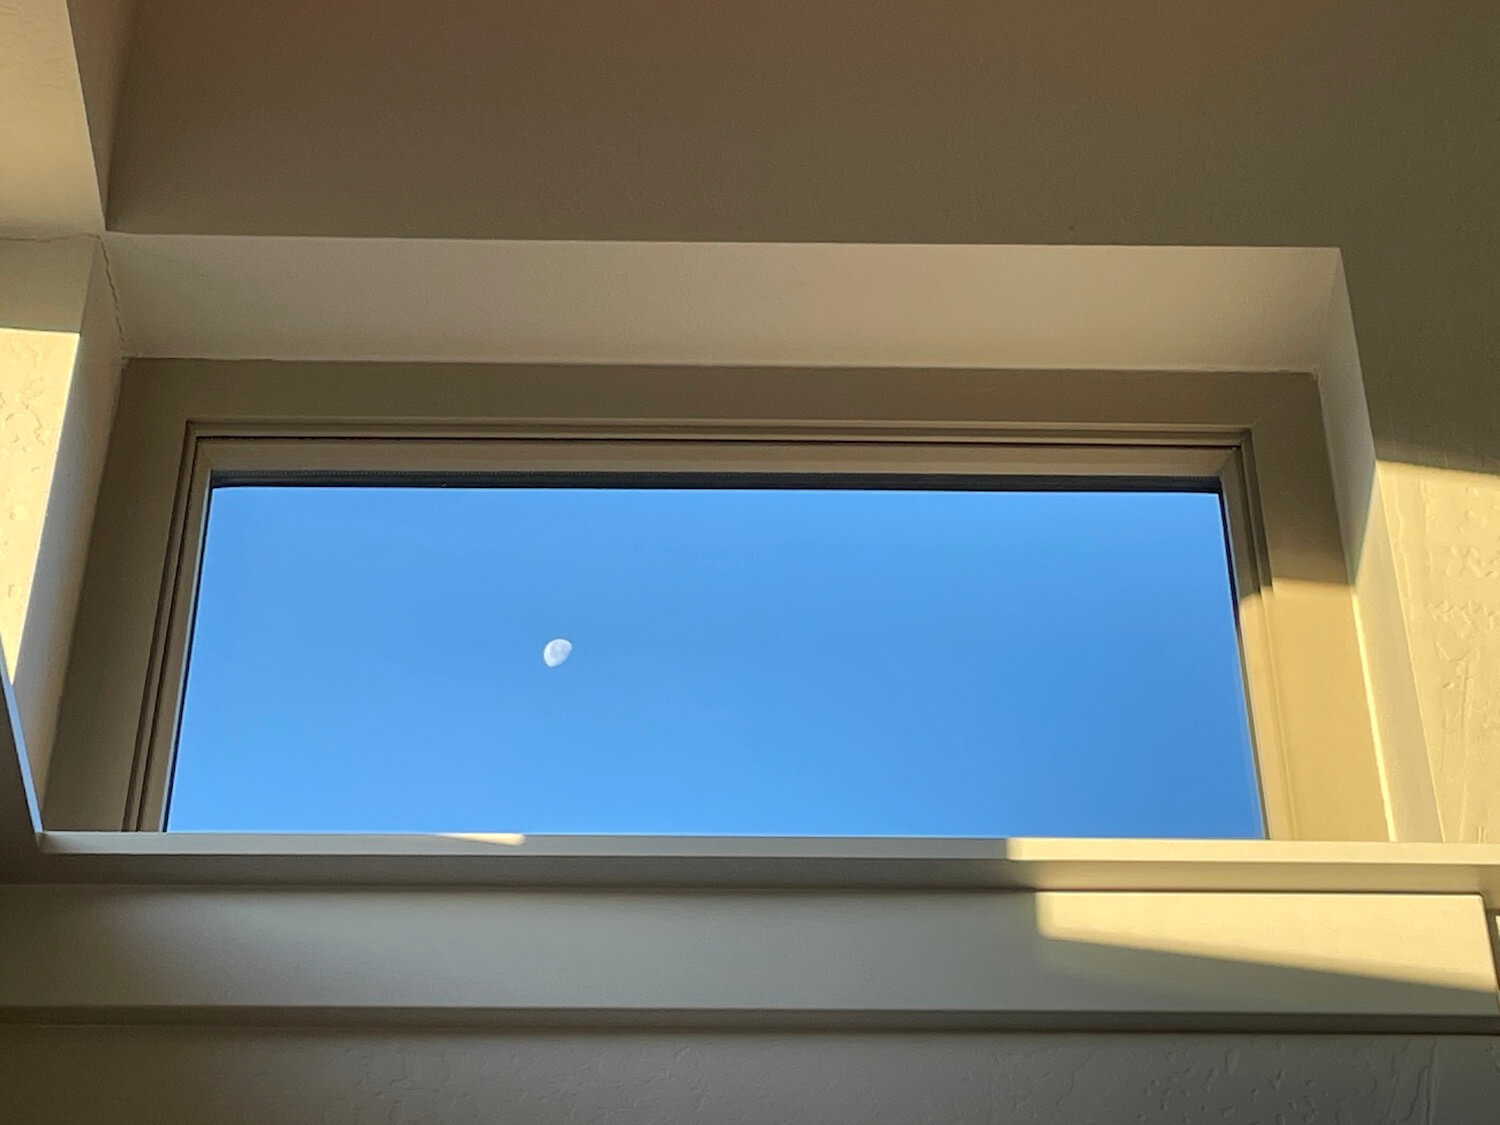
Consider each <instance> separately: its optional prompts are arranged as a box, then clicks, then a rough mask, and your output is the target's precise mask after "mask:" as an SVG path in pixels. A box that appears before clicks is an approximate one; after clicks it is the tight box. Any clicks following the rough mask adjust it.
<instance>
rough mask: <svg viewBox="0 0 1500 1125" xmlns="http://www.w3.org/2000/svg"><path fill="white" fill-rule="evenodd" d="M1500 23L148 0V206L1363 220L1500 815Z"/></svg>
mask: <svg viewBox="0 0 1500 1125" xmlns="http://www.w3.org/2000/svg"><path fill="white" fill-rule="evenodd" d="M1497 41H1500V6H1497V5H1494V4H1483V3H1475V2H1474V0H1434V2H1432V3H1428V4H1422V5H1412V4H1406V3H1400V2H1397V0H1379V2H1374V3H1372V2H1370V0H1271V2H1269V3H1265V4H1257V5H1244V4H1230V3H1226V2H1216V3H1202V2H1199V0H1165V2H1162V3H1157V4H1153V5H1149V6H1147V7H1144V8H1143V7H1141V6H1139V5H1126V6H1107V5H1099V6H1094V7H1091V8H1090V9H1089V10H1088V11H1087V13H1086V14H1081V13H1079V12H1076V11H1074V10H1073V9H1071V8H1067V7H1062V6H1057V5H1043V4H1025V5H1008V6H1005V7H1003V8H997V7H996V6H994V5H993V4H989V3H985V2H982V0H944V2H942V3H939V4H936V5H917V6H913V5H909V4H901V3H897V2H896V0H875V2H874V3H871V2H869V0H826V2H823V3H819V4H816V5H804V4H797V3H792V2H791V0H769V2H768V0H730V2H728V3H723V4H713V5H703V4H696V3H690V2H688V0H680V2H674V3H664V4H658V5H648V6H641V5H620V4H617V3H612V2H610V0H564V2H562V3H556V4H545V5H538V4H535V3H530V2H527V0H504V2H498V3H497V2H491V0H454V2H452V3H447V4H444V5H442V6H440V7H439V8H436V9H434V8H433V7H432V6H429V5H417V4H411V3H407V2H405V0H320V2H319V3H317V4H308V3H305V2H302V0H266V2H264V3H260V4H256V5H240V4H234V3H231V2H230V0H207V2H205V0H142V3H141V6H140V14H139V23H138V27H137V32H136V35H135V38H134V41H133V52H134V53H133V58H132V65H131V68H130V71H129V74H128V76H127V80H126V85H125V90H124V94H123V96H122V100H121V104H120V113H119V128H118V143H117V145H116V147H115V165H114V175H113V178H112V185H111V188H112V190H111V201H110V212H109V215H110V226H111V228H112V229H116V230H122V231H132V232H158V233H159V232H166V233H173V232H177V233H185V234H198V235H202V234H228V235H247V234H248V235H266V234H279V235H321V236H340V237H369V238H378V237H393V236H395V237H429V238H463V239H498V238H510V239H520V238H540V239H589V238H592V239H661V240H683V239H692V240H716V239H717V240H760V241H812V242H817V241H864V242H964V243H1083V244H1089V243H1118V244H1184V243H1186V244H1204V245H1303V246H1336V247H1339V248H1340V249H1341V250H1342V251H1343V254H1344V263H1345V267H1346V270H1347V274H1348V279H1349V286H1350V292H1351V295H1352V300H1353V314H1354V322H1355V325H1356V328H1357V330H1358V333H1359V341H1360V352H1361V359H1362V361H1363V371H1364V378H1365V383H1366V386H1367V387H1368V390H1369V407H1370V416H1371V420H1372V425H1373V428H1374V432H1375V439H1376V450H1377V452H1378V454H1379V456H1380V458H1381V460H1382V462H1383V463H1384V464H1386V465H1390V466H1413V467H1420V471H1419V470H1418V469H1416V468H1413V469H1412V470H1410V471H1407V470H1397V471H1395V472H1394V473H1393V474H1391V475H1390V481H1391V485H1390V488H1389V490H1388V495H1387V498H1388V500H1389V502H1390V504H1391V505H1393V507H1392V509H1391V511H1390V512H1389V513H1383V514H1384V515H1387V516H1388V517H1389V520H1388V522H1389V524H1390V526H1391V527H1392V528H1393V529H1394V534H1395V535H1396V537H1397V540H1398V542H1397V547H1398V552H1399V553H1400V554H1401V555H1402V556H1403V561H1402V564H1401V566H1400V567H1399V569H1398V578H1399V580H1400V582H1401V588H1402V590H1403V591H1404V592H1405V593H1406V595H1407V599H1408V600H1407V604H1406V621H1405V626H1406V628H1407V630H1408V632H1409V634H1410V636H1411V640H1412V644H1413V648H1414V651H1415V652H1416V654H1417V655H1416V677H1417V684H1416V688H1417V695H1418V697H1419V703H1420V724H1421V727H1422V730H1423V731H1424V733H1425V737H1426V740H1427V742H1428V745H1429V748H1430V750H1431V753H1432V760H1433V768H1434V773H1435V776H1436V780H1437V785H1438V789H1439V791H1440V792H1439V798H1440V804H1441V805H1442V809H1443V822H1444V825H1445V829H1446V831H1447V832H1448V834H1449V837H1450V838H1453V839H1462V840H1479V839H1482V838H1485V837H1486V835H1488V837H1489V838H1494V834H1495V833H1496V832H1500V728H1497V725H1496V722H1495V721H1494V719H1493V716H1490V717H1486V713H1485V710H1484V705H1483V704H1482V703H1479V702H1476V700H1478V699H1480V698H1481V697H1485V696H1487V695H1488V696H1492V695H1493V688H1492V687H1491V686H1490V685H1493V684H1494V683H1496V682H1500V655H1497V651H1496V649H1497V642H1496V640H1495V635H1494V632H1493V628H1494V627H1493V625H1492V624H1491V622H1493V621H1494V620H1495V617H1494V615H1495V614H1497V613H1500V583H1497V582H1496V581H1495V580H1493V578H1492V577H1490V576H1489V572H1488V571H1487V570H1486V568H1485V565H1484V564H1480V563H1472V564H1470V563H1455V562H1454V560H1462V559H1470V560H1474V559H1478V558H1480V557H1481V556H1483V555H1484V553H1485V552H1486V551H1488V550H1490V545H1489V542H1488V541H1487V540H1486V538H1485V536H1486V535H1487V534H1488V532H1487V531H1486V530H1485V529H1484V526H1483V519H1481V518H1478V516H1477V513H1480V512H1482V511H1484V510H1487V506H1489V505H1492V504H1493V503H1495V500H1494V498H1493V495H1494V494H1493V493H1491V492H1490V490H1491V489H1493V488H1494V487H1495V486H1494V485H1492V484H1490V483H1489V480H1488V478H1492V477H1494V476H1495V474H1496V471H1497V469H1500V377H1497V370H1496V368H1497V365H1500V302H1497V301H1496V300H1495V299H1494V298H1495V294H1496V293H1497V292H1500V222H1496V221H1495V210H1496V197H1495V194H1494V191H1493V185H1494V184H1495V183H1496V182H1497V180H1500V116H1497V115H1496V114H1494V113H1493V112H1489V111H1488V109H1487V108H1486V107H1493V106H1494V105H1495V104H1497V101H1500V68H1497V67H1495V66H1494V65H1493V53H1494V52H1493V47H1494V44H1495V43H1496V42H1497ZM335 57H336V58H337V59H338V61H339V65H337V66H330V65H329V60H330V59H331V58H335ZM1427 470H1437V471H1438V472H1435V473H1434V472H1430V471H1427ZM1449 470H1461V471H1465V472H1469V473H1474V474H1479V475H1478V476H1471V477H1466V478H1452V477H1448V476H1445V475H1442V474H1443V473H1446V472H1448V471H1449ZM1419 481H1420V482H1421V483H1418V482H1419ZM1476 491H1477V493H1480V494H1484V495H1476V494H1475V493H1476ZM1485 496H1488V497H1490V498H1488V499H1486V498H1485ZM1467 511H1472V512H1474V513H1476V518H1472V519H1467V518H1466V519H1461V520H1454V519H1452V518H1450V517H1451V516H1453V515H1454V514H1456V513H1462V512H1467ZM1455 565H1456V566H1458V568H1459V570H1460V571H1463V573H1454V574H1452V575H1450V574H1449V573H1448V572H1449V571H1450V570H1452V569H1453V568H1454V566H1455ZM1465 566H1469V567H1470V570H1463V568H1464V567H1465ZM1474 566H1477V567H1478V569H1477V570H1475V569H1473V567H1474ZM1450 578H1451V579H1452V580H1453V581H1455V582H1456V583H1457V584H1458V585H1457V586H1455V587H1454V588H1453V589H1451V590H1450V589H1448V588H1447V586H1446V584H1447V583H1448V582H1449V580H1450ZM1459 587H1462V589H1460V588H1459ZM1465 700H1467V702H1465Z"/></svg>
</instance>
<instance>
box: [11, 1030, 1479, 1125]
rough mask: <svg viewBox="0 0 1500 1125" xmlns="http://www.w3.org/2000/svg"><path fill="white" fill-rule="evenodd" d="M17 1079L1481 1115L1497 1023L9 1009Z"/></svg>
mask: <svg viewBox="0 0 1500 1125" xmlns="http://www.w3.org/2000/svg"><path fill="white" fill-rule="evenodd" d="M83 1076H86V1077H83ZM0 1084H3V1087H4V1089H5V1095H6V1097H5V1101H6V1110H7V1113H8V1114H10V1115H12V1116H11V1119H13V1120H16V1121H25V1122H27V1123H28V1125H51V1123H58V1125H61V1123H64V1122H66V1123H67V1125H94V1123H100V1125H102V1123H105V1122H108V1123H109V1125H130V1123H134V1122H143V1123H144V1122H151V1123H152V1125H178V1123H182V1125H187V1123H193V1125H198V1123H199V1122H204V1121H213V1122H216V1123H218V1125H234V1123H239V1122H244V1123H246V1125H251V1123H254V1125H262V1123H264V1122H271V1121H319V1122H328V1123H344V1122H381V1123H396V1122H412V1123H416V1122H430V1121H441V1122H444V1125H464V1123H467V1122H473V1123H476V1125H477V1123H479V1122H485V1123H492V1122H511V1121H514V1122H525V1123H527V1125H548V1123H552V1122H557V1123H562V1122H568V1123H572V1125H584V1123H590V1122H598V1123H601V1125H602V1123H604V1122H609V1123H611V1125H628V1123H633V1122H641V1123H645V1122H651V1123H661V1125H674V1123H679V1122H680V1123H687V1122H694V1123H697V1122H714V1123H715V1125H735V1123H739V1122H744V1123H746V1125H750V1123H754V1125H767V1123H772V1122H820V1123H823V1125H844V1123H847V1125H881V1123H890V1125H914V1123H917V1122H976V1123H978V1122H989V1123H992V1125H1133V1123H1151V1125H1157V1123H1167V1122H1170V1123H1173V1125H1198V1123H1200V1122H1202V1123H1207V1122H1213V1123H1214V1125H1223V1123H1224V1122H1232V1123H1235V1125H1302V1123H1318V1125H1481V1123H1483V1122H1487V1121H1492V1120H1494V1116H1493V1114H1494V1107H1495V1106H1496V1105H1500V1041H1497V1040H1495V1039H1488V1038H1483V1037H1465V1038H1439V1037H1418V1038H1412V1037H1404V1036H1385V1037H1373V1036H1372V1037H1358V1036H1355V1037H1317V1036H1308V1037H1295V1036H1294V1037H1284V1036H1282V1037H1277V1036H1232V1037H1231V1036H1215V1035H1170V1036H1169V1035H1129V1036H1120V1035H1090V1036H1081V1035H1062V1034H1050V1035H1049V1034H977V1033H973V1034H923V1035H908V1034H867V1035H857V1036H856V1035H835V1034H809V1033H780V1034H768V1033H735V1034H729V1033H720V1034H715V1033H702V1032H699V1033H692V1034H688V1033H682V1034H649V1033H640V1034H634V1033H632V1034H618V1033H616V1034H608V1033H566V1034H565V1033H552V1034H548V1033H528V1034H522V1033H494V1032H438V1031H432V1032H418V1033H410V1032H407V1033H399V1034H397V1033H388V1032H380V1031H366V1032H360V1031H346V1030H339V1031H325V1030H315V1029H312V1030H295V1031H278V1030H264V1029H255V1028H240V1029H227V1028H226V1029H213V1028H210V1029H201V1028H191V1029H189V1028H170V1027H92V1028H42V1027H33V1028H19V1027H12V1028H5V1029H0Z"/></svg>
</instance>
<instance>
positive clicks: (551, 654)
mask: <svg viewBox="0 0 1500 1125" xmlns="http://www.w3.org/2000/svg"><path fill="white" fill-rule="evenodd" d="M572 651H573V642H572V641H570V640H568V639H567V638H566V637H554V638H553V639H552V640H550V641H548V642H547V643H546V645H545V646H544V647H543V648H542V663H543V664H545V665H546V666H547V667H548V668H556V667H557V666H558V665H559V664H561V663H562V662H563V661H564V660H566V659H567V658H568V654H569V653H570V652H572Z"/></svg>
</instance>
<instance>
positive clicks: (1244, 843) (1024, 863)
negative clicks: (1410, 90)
mask: <svg viewBox="0 0 1500 1125" xmlns="http://www.w3.org/2000/svg"><path fill="white" fill-rule="evenodd" d="M38 845H39V846H38V849H37V852H36V854H35V855H34V857H32V859H31V862H29V863H26V864H25V865H24V867H22V868H21V869H19V870H17V871H15V872H14V874H13V875H12V878H13V879H16V880H18V881H28V882H49V883H69V882H71V883H78V882H88V883H99V882H109V883H130V884H142V885H152V884H183V883H193V884H235V885H263V886H277V885H282V886H379V885H382V884H383V885H390V886H410V885H413V884H419V885H423V886H491V887H536V886H547V887H593V888H651V887H661V888H665V887H675V888H702V889H708V888H733V887H766V888H785V889H796V888H809V889H811V888H822V889H835V888H844V889H873V888H882V887H883V888H892V889H905V890H924V889H925V890H940V889H941V890H965V889H967V890H1067V891H1146V890H1158V891H1281V892H1321V893H1332V894H1337V893H1371V892H1375V893H1380V892H1392V893H1420V894H1477V895H1481V896H1483V897H1484V900H1485V903H1486V905H1487V906H1488V908H1489V909H1492V910H1494V909H1500V845H1494V844H1423V843H1377V842H1371V843H1349V842H1328V843H1323V842H1310V841H1282V840H1133V839H1132V840H1109V839H1090V838H1041V837H1014V838H1010V839H959V838H905V839H901V838H843V837H735V836H696V837H695V836H681V837H664V836H529V837H528V836H522V835H519V834H502V833H497V834H452V835H415V834H413V835H344V834H275V833H265V834H253V833H243V834H242V833H222V834H221V833H163V832H43V833H41V834H40V836H39V838H38Z"/></svg>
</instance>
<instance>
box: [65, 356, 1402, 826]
mask: <svg viewBox="0 0 1500 1125" xmlns="http://www.w3.org/2000/svg"><path fill="white" fill-rule="evenodd" d="M1320 425H1321V423H1320V421H1319V416H1318V409H1317V391H1316V388H1315V386H1314V383H1313V380H1312V378H1311V377H1310V376H1305V375H1295V374H1273V373H1256V374H1228V373H1218V374H1201V373H1192V374H1188V373H1153V372H1053V371H1047V372H1021V371H963V370H919V371H914V370H901V369H866V370H848V369H827V368H818V369H800V370H799V369H785V368H759V369H734V368H697V369H695V368H622V367H610V368H576V367H575V368H547V367H542V368H536V367H530V368H528V367H500V368H494V367H477V366H461V367H438V366H430V367H424V368H421V369H413V368H412V367H410V366H381V365H344V364H329V365H287V364H201V363H199V364H194V363H186V362H177V363H139V362H138V363H136V364H133V365H132V367H131V369H130V372H129V374H128V375H127V380H126V389H125V393H124V397H123V399H122V405H121V412H120V417H119V424H118V426H117V430H116V435H115V440H114V443H113V445H112V448H111V452H110V468H109V473H108V480H107V483H106V486H105V487H106V499H105V502H104V503H103V504H102V506H101V518H100V520H99V523H98V525H97V527H96V534H95V542H94V552H95V555H94V559H95V561H94V564H93V566H92V568H91V571H90V581H89V584H88V586H87V588H86V590H85V594H84V598H85V607H84V611H83V612H82V613H81V615H80V636H79V643H78V644H77V645H76V646H75V651H76V653H77V659H76V660H75V663H74V667H73V669H72V672H71V679H70V681H69V692H70V695H69V708H68V713H67V715H66V716H65V725H64V729H63V732H62V735H63V738H62V747H61V754H60V756H59V761H58V763H57V767H58V768H57V771H56V773H55V774H54V784H53V785H52V786H51V787H50V788H49V791H48V794H47V797H46V818H47V823H48V824H49V825H51V826H52V827H54V828H93V829H110V828H117V827H119V826H121V825H122V824H123V825H126V826H130V827H148V828H149V827H155V826H157V825H159V824H160V809H161V794H162V793H163V792H164V789H165V778H166V770H165V766H164V764H163V763H165V762H167V761H168V760H169V751H168V750H167V747H168V746H169V744H170V733H171V731H172V728H173V727H175V714H176V705H177V704H176V696H177V694H178V692H179V690H180V670H181V666H182V660H181V647H182V644H183V642H184V639H185V629H184V627H183V624H182V623H183V622H184V621H186V620H187V619H188V618H189V617H190V604H189V603H190V601H191V596H192V590H193V588H194V581H195V579H194V575H195V573H196V571H195V558H196V550H197V545H198V543H199V542H200V541H201V531H202V501H203V497H204V495H205V493H206V486H207V479H208V472H209V471H210V469H211V468H212V467H213V463H214V460H213V459H214V458H220V459H221V460H222V457H223V456H224V454H226V453H228V452H231V451H232V453H233V457H235V458H239V459H240V460H239V461H237V462H234V463H233V464H231V463H227V462H225V463H223V464H222V465H221V468H224V469H229V470H232V471H238V472H240V473H246V472H252V473H266V472H270V473H272V474H273V475H275V474H279V473H286V472H299V471H300V472H314V473H322V472H329V471H334V470H336V469H338V468H345V469H364V470H381V471H386V472H391V471H398V472H399V471H420V470H422V469H424V468H425V469H427V470H429V471H430V470H432V469H447V470H453V469H460V470H467V471H481V472H482V471H491V472H493V471H497V470H500V469H507V468H509V469H513V470H514V469H525V468H535V467H549V468H552V469H559V468H567V467H575V468H576V467H586V468H595V469H601V470H608V469H619V468H620V467H631V468H662V467H668V468H672V469H677V470H683V469H691V468H698V469H704V470H709V471H747V470H757V469H759V470H765V469H767V468H772V469H777V470H781V471H788V470H793V471H795V470H798V469H802V470H813V471H823V470H826V469H828V468H832V467H838V468H840V469H842V470H845V471H851V472H871V471H891V470H893V469H898V468H899V469H903V470H906V469H911V468H912V467H920V466H923V465H926V466H928V471H948V472H954V471H973V472H982V473H999V474H1004V473H1038V472H1042V473H1048V474H1053V473H1075V474H1084V475H1092V476H1096V477H1098V476H1126V477H1140V476H1163V475H1165V476H1172V477H1183V476H1187V477H1193V478H1197V479H1202V478H1205V477H1214V476H1220V475H1221V474H1222V475H1225V479H1227V480H1228V481H1229V484H1228V485H1227V486H1226V490H1227V495H1228V498H1229V502H1230V505H1231V507H1232V508H1233V509H1234V512H1233V513H1232V516H1233V518H1232V520H1231V523H1232V525H1233V526H1234V527H1235V528H1236V532H1235V537H1234V539H1235V551H1234V553H1235V559H1236V569H1237V579H1238V586H1239V593H1240V596H1241V609H1242V620H1243V621H1244V622H1245V624H1246V630H1245V635H1246V637H1247V639H1248V642H1249V643H1248V644H1247V645H1246V647H1245V652H1244V657H1245V659H1244V664H1245V667H1246V669H1247V674H1248V675H1249V678H1250V681H1251V685H1252V691H1251V708H1252V714H1253V721H1254V723H1255V728H1256V736H1257V744H1258V747H1259V755H1258V757H1259V761H1260V765H1261V770H1262V774H1263V777H1264V779H1265V781H1266V787H1265V788H1266V793H1265V796H1266V800H1265V804H1266V807H1267V809H1268V812H1269V819H1270V824H1271V829H1272V832H1273V834H1275V835H1277V836H1282V837H1291V838H1310V839H1319V838H1323V839H1381V838H1384V837H1385V823H1386V816H1385V810H1384V806H1383V804H1382V801H1381V794H1380V787H1379V783H1378V771H1377V768H1376V762H1375V760H1374V757H1373V750H1372V743H1371V738H1370V717H1369V709H1368V705H1367V702H1366V700H1365V698H1364V692H1363V681H1362V679H1361V678H1360V674H1359V663H1358V648H1357V645H1356V644H1355V641H1354V629H1353V618H1352V608H1351V605H1350V598H1349V593H1348V589H1347V582H1346V579H1345V578H1344V577H1342V576H1344V575H1346V573H1347V570H1346V566H1345V562H1344V558H1343V553H1342V545H1341V543H1340V540H1339V535H1338V526H1337V521H1336V519H1335V517H1334V515H1333V506H1332V499H1331V490H1330V487H1329V485H1328V475H1327V468H1326V463H1325V462H1323V461H1321V460H1320V459H1319V457H1318V456H1316V455H1309V454H1307V453H1306V452H1305V451H1301V452H1299V451H1298V449H1297V448H1296V445H1297V444H1298V443H1301V444H1305V443H1306V442H1308V441H1309V440H1311V441H1313V442H1314V447H1315V450H1314V454H1316V450H1318V449H1321V438H1320V437H1319V436H1318V435H1319V434H1320ZM319 435H321V438H320V436H319ZM289 436H290V437H293V438H294V444H291V445H289V444H288V442H287V440H278V439H287V438H288V437H289ZM414 439H421V440H414ZM256 450H258V451H259V452H254V451H256ZM267 451H269V452H267ZM174 607H176V608H175V609H174ZM1283 668H1285V669H1289V670H1290V674H1288V673H1284V672H1283V671H1282V669H1283ZM1293 677H1302V678H1307V677H1311V680H1310V681H1308V682H1306V683H1300V682H1296V681H1295V680H1294V679H1293ZM163 685H164V686H163ZM1329 689H1331V690H1329ZM142 700H145V701H146V703H147V705H146V708H145V710H144V711H143V709H142ZM132 763H137V764H136V765H132ZM1330 776H1337V778H1338V782H1337V784H1335V785H1330V784H1328V783H1327V782H1328V778H1329V777H1330Z"/></svg>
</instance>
